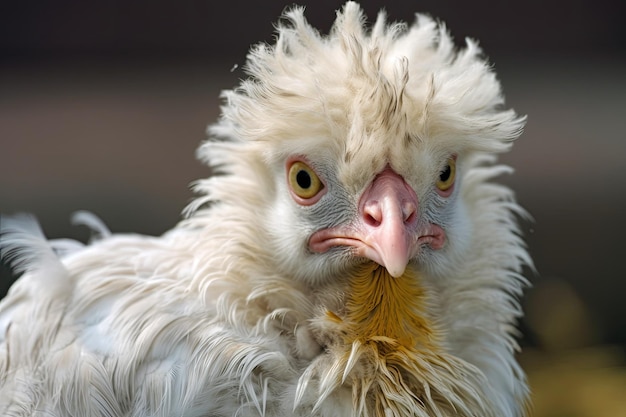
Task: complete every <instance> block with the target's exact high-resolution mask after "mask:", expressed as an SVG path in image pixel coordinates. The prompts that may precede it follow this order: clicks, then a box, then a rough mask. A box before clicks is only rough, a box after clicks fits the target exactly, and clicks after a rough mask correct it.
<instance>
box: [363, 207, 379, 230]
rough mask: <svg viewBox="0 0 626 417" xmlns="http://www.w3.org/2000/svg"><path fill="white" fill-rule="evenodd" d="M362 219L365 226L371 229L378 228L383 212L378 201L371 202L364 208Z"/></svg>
mask: <svg viewBox="0 0 626 417" xmlns="http://www.w3.org/2000/svg"><path fill="white" fill-rule="evenodd" d="M363 219H364V221H365V224H367V225H369V226H373V227H378V226H380V223H381V222H382V221H383V212H382V210H381V207H380V205H379V204H378V201H372V202H370V203H369V204H367V205H366V206H365V209H364V210H363Z"/></svg>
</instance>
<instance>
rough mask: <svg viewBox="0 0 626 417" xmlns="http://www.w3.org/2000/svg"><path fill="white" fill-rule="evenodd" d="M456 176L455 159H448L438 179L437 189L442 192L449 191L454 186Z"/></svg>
mask: <svg viewBox="0 0 626 417" xmlns="http://www.w3.org/2000/svg"><path fill="white" fill-rule="evenodd" d="M455 176H456V160H455V158H448V161H447V162H446V166H445V167H444V168H443V169H442V170H441V171H440V172H439V178H438V179H437V188H439V189H440V190H441V191H448V190H449V189H450V188H451V187H452V185H453V184H454V178H455Z"/></svg>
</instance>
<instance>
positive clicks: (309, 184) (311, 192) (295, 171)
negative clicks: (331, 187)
mask: <svg viewBox="0 0 626 417" xmlns="http://www.w3.org/2000/svg"><path fill="white" fill-rule="evenodd" d="M288 179H289V186H290V187H291V189H292V191H293V192H294V194H295V195H296V196H298V197H300V198H302V199H309V198H313V197H315V196H316V195H317V194H319V192H320V191H322V189H323V188H324V184H322V181H320V179H319V177H318V176H317V174H316V173H315V171H313V169H312V168H311V167H309V166H308V165H307V164H305V163H304V162H302V161H296V162H294V163H293V164H291V166H290V167H289V177H288Z"/></svg>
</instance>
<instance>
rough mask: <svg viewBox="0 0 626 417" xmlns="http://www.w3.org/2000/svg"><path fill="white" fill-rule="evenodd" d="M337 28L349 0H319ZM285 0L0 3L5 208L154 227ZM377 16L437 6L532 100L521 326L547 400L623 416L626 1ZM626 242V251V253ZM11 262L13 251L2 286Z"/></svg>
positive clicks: (117, 226)
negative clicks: (527, 269) (528, 267)
mask: <svg viewBox="0 0 626 417" xmlns="http://www.w3.org/2000/svg"><path fill="white" fill-rule="evenodd" d="M302 3H304V1H303V2H302ZM309 3H310V4H308V5H307V11H306V15H307V16H308V18H309V20H310V22H311V23H312V24H313V25H314V26H316V27H318V28H319V29H320V30H321V31H322V32H326V31H327V30H328V29H329V27H330V25H331V23H332V21H333V19H334V16H335V10H336V9H338V8H340V7H341V4H342V2H340V1H331V0H316V1H310V2H309ZM286 5H288V3H283V2H276V1H266V2H258V1H257V2H254V1H241V0H231V1H228V2H219V3H218V2H213V1H208V0H197V1H192V0H177V1H166V0H151V1H148V0H140V1H115V0H91V1H80V0H75V1H70V0H57V1H51V0H39V1H30V0H23V1H19V2H17V1H13V2H10V1H3V2H0V212H2V213H13V212H18V211H27V212H32V213H34V214H35V215H37V217H38V218H39V219H40V221H41V223H42V225H43V228H44V230H45V232H46V233H47V235H48V236H49V237H51V238H55V237H73V238H77V239H81V240H85V239H86V238H87V237H88V234H87V231H86V230H83V229H81V228H80V227H71V226H70V224H69V217H70V214H71V213H72V212H74V211H76V210H78V209H86V210H90V211H93V212H94V213H96V214H97V215H98V216H100V217H101V218H102V219H103V220H104V221H105V222H106V223H107V225H108V226H109V227H110V228H111V230H112V231H114V232H137V233H144V234H153V235H158V234H161V233H162V232H164V231H165V230H167V229H168V228H170V227H172V226H173V225H174V224H175V223H176V222H177V221H178V220H179V219H180V214H179V213H180V212H181V210H182V208H183V207H184V206H185V205H186V204H187V203H188V202H189V201H190V199H191V198H192V193H191V192H190V191H189V188H188V184H189V183H190V182H191V181H193V180H194V179H197V178H201V177H204V176H206V175H208V172H207V169H206V168H205V167H204V166H203V165H201V164H200V163H199V162H197V161H196V160H195V157H194V152H195V148H196V147H197V145H198V144H199V143H200V142H201V141H202V140H203V139H204V138H205V133H204V132H205V128H206V126H207V125H208V124H209V123H211V122H213V121H215V120H216V118H217V116H218V111H219V103H220V102H219V98H218V95H219V92H220V90H222V89H224V88H231V87H233V86H234V85H235V84H236V83H237V82H238V80H239V79H241V78H243V77H245V74H244V73H243V72H242V70H241V68H242V66H243V64H244V58H245V55H246V52H247V50H248V48H249V47H250V45H251V44H252V43H257V42H259V41H265V42H271V41H272V40H273V23H274V22H275V21H276V20H277V17H278V16H279V15H280V14H281V12H282V11H283V10H284V8H285V6H286ZM362 5H363V7H364V9H365V10H366V12H367V14H368V16H369V18H370V21H372V20H373V19H374V18H375V16H376V13H377V11H378V10H379V9H380V8H381V7H382V6H384V7H385V8H386V10H387V11H388V14H389V16H390V20H404V21H412V20H413V16H414V12H426V13H429V14H431V15H432V16H434V17H437V18H438V19H440V20H442V21H443V22H445V23H446V24H447V26H448V28H449V29H450V30H451V32H452V34H453V35H454V37H455V39H456V41H457V43H458V44H459V45H462V44H463V42H464V38H465V37H468V36H469V37H472V38H475V39H478V40H479V41H480V44H481V46H482V47H483V49H484V51H485V53H486V55H487V56H488V57H489V60H490V62H492V63H493V65H494V67H495V70H496V71H497V73H498V76H499V78H500V80H501V81H502V83H503V86H504V92H505V95H506V98H507V105H508V106H510V107H513V108H515V109H516V110H517V111H518V112H519V113H520V114H527V115H528V116H529V119H528V125H527V128H526V132H525V134H524V135H523V136H522V138H521V139H520V140H519V141H518V142H517V143H516V145H515V147H514V150H513V152H512V153H510V154H507V155H505V156H504V157H503V160H504V161H505V162H506V163H508V164H510V165H512V166H513V167H514V168H515V169H516V173H515V175H513V176H511V177H508V178H504V179H503V181H505V182H507V183H509V184H511V185H512V186H513V187H514V188H515V190H516V192H517V195H518V198H519V200H520V202H521V203H522V204H523V205H524V207H526V208H527V209H528V210H529V211H530V212H531V213H532V215H533V217H534V221H533V222H532V223H530V222H529V223H526V224H525V225H524V231H525V233H526V236H527V238H528V242H529V246H530V251H531V253H532V255H533V257H534V259H535V262H536V267H537V271H538V272H537V274H536V275H533V274H531V275H530V277H531V281H532V283H533V289H532V290H530V291H528V293H527V295H526V297H525V298H524V308H525V310H526V317H525V319H524V321H523V323H522V324H521V327H522V331H523V338H522V345H523V348H524V351H523V353H522V355H521V356H520V360H521V362H522V364H523V366H524V367H525V369H526V370H527V372H528V373H529V377H530V381H531V384H532V387H533V391H534V402H535V412H534V415H536V416H544V417H547V416H549V417H565V416H568V417H583V416H584V417H586V416H594V417H596V416H626V368H625V365H626V361H625V359H624V358H625V347H626V273H625V272H624V271H625V268H624V266H623V265H622V262H623V261H624V260H625V259H626V221H625V219H624V215H625V214H626V175H624V173H623V171H622V167H623V166H624V161H623V160H624V158H625V157H626V100H625V98H626V24H625V23H624V17H625V16H626V3H624V2H608V1H592V0H583V1H552V2H550V1H544V0H527V1H524V2H493V1H487V0H477V1H473V2H458V1H451V0H437V1H435V0H425V1H402V2H394V1H380V0H378V1H365V2H362ZM622 257H624V258H622ZM12 279H13V277H12V276H11V274H10V273H9V270H8V268H6V266H4V265H0V295H2V294H4V293H5V292H6V290H7V288H8V286H9V285H10V283H11V281H12Z"/></svg>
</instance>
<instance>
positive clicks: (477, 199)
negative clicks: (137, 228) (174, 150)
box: [0, 3, 530, 417]
mask: <svg viewBox="0 0 626 417" xmlns="http://www.w3.org/2000/svg"><path fill="white" fill-rule="evenodd" d="M288 17H289V19H290V24H288V25H283V26H281V27H279V29H278V32H279V36H278V38H277V45H276V46H275V47H268V46H258V47H257V48H255V49H254V50H253V51H252V52H251V54H250V56H249V59H248V72H249V74H250V76H251V78H250V79H249V80H246V81H244V82H242V85H241V86H240V87H239V89H237V90H234V91H229V92H226V93H225V99H226V103H225V105H224V107H223V109H222V110H223V116H222V118H221V120H220V122H219V123H218V124H216V125H215V126H213V127H212V128H211V134H212V137H213V140H211V141H208V142H206V143H205V144H203V145H202V147H201V148H200V150H199V156H200V158H201V159H203V160H205V161H206V162H207V163H209V165H211V166H212V167H213V168H214V169H215V170H216V171H217V175H215V176H213V177H211V178H209V179H206V180H202V181H199V182H198V183H197V184H196V186H195V187H196V190H197V191H198V192H199V193H200V195H201V196H200V197H199V198H198V199H197V200H196V201H195V202H194V203H193V204H192V205H191V206H190V207H189V209H188V214H189V216H188V218H186V219H185V220H183V221H182V222H181V223H180V224H178V225H177V226H176V227H175V228H173V229H172V230H170V231H169V232H167V233H166V234H164V235H163V236H161V237H146V236H138V235H110V236H104V237H102V238H101V239H98V240H96V241H95V242H93V243H91V244H90V245H88V246H85V247H82V248H68V247H67V246H68V245H67V244H65V245H64V248H65V249H67V250H65V252H67V253H65V254H64V255H63V256H61V257H60V259H59V258H57V257H56V256H55V254H54V253H53V250H52V247H55V244H54V242H53V243H51V244H49V243H47V242H45V240H44V239H43V238H41V236H38V233H39V232H38V231H37V229H36V227H34V226H33V223H32V222H29V220H28V219H25V218H13V219H6V218H5V219H4V222H3V225H2V229H1V231H2V233H3V237H2V240H1V241H0V247H1V248H2V249H3V251H5V253H6V254H8V255H9V257H13V259H14V261H15V262H16V265H17V269H18V270H20V269H21V270H25V271H26V272H25V274H24V275H23V276H22V277H21V278H20V279H19V280H18V281H17V282H16V283H15V284H14V286H13V287H12V288H11V290H10V292H9V294H8V296H7V297H6V298H5V299H4V300H3V301H2V303H1V304H0V410H2V415H7V416H50V415H54V416H133V417H140V416H185V417H191V416H198V417H200V416H215V417H218V416H258V415H263V416H266V417H273V416H277V417H278V416H298V417H299V416H320V417H322V416H323V417H331V416H337V417H339V416H377V417H378V416H381V417H382V416H389V417H391V416H394V417H400V416H452V415H454V416H494V417H496V416H497V417H515V416H522V415H523V414H524V407H525V402H526V397H527V388H526V383H525V378H524V375H523V372H522V370H521V369H520V367H519V366H518V365H517V363H516V362H515V359H514V351H515V349H516V343H515V340H514V336H515V327H514V326H515V320H516V319H517V318H518V317H519V316H520V314H521V312H520V308H519V304H518V301H517V297H518V296H519V295H520V292H521V290H522V288H523V287H524V285H525V280H524V279H523V277H522V276H521V275H520V272H521V268H522V267H523V265H524V264H526V263H529V262H530V261H529V259H528V255H527V253H526V250H525V248H524V245H523V243H522V241H521V238H520V237H519V233H518V226H517V225H516V217H517V216H518V215H519V214H520V213H522V211H521V209H520V208H519V207H518V206H517V204H516V203H515V202H514V200H513V195H512V192H511V191H510V190H509V189H508V188H506V187H503V186H500V185H496V184H493V183H491V182H489V181H490V180H491V179H492V178H493V177H494V176H496V175H498V174H500V173H502V172H504V171H506V168H503V167H500V166H493V162H494V158H493V157H492V156H490V155H491V154H493V153H496V152H501V151H504V150H506V149H508V147H509V146H510V141H511V140H512V139H514V138H515V137H516V136H518V135H519V133H520V131H521V127H522V125H523V120H522V119H520V118H518V117H517V116H516V115H515V114H514V113H513V112H512V111H504V110H502V109H501V108H500V106H501V104H502V98H501V94H500V87H499V84H498V83H497V81H496V80H495V78H494V76H493V74H492V73H491V72H490V70H489V68H488V66H487V64H486V63H485V62H484V61H482V60H481V59H480V58H479V56H478V53H479V51H478V49H477V47H476V46H475V45H474V44H472V43H468V46H467V48H466V49H465V50H463V51H460V52H458V53H457V52H456V51H455V50H454V48H453V47H452V44H451V41H450V38H449V36H448V35H447V33H446V32H445V31H444V30H443V29H441V28H439V27H438V26H437V25H436V24H435V23H434V22H433V21H432V20H430V19H429V18H426V17H424V16H419V17H418V21H417V22H416V24H415V25H414V26H413V27H411V28H410V29H408V30H407V29H406V28H405V27H404V26H401V25H392V26H388V25H387V24H386V23H385V19H384V16H382V15H381V16H379V19H378V20H377V22H376V24H375V26H374V28H373V29H372V31H371V32H366V31H365V30H364V28H363V17H362V15H361V12H360V10H359V8H358V6H357V5H356V4H354V3H348V4H346V6H345V8H344V9H343V11H342V12H340V13H339V14H338V18H337V22H336V23H335V26H334V28H333V30H332V32H331V34H330V35H329V36H328V37H323V36H320V35H319V34H318V33H317V32H315V31H314V30H313V29H312V28H310V27H309V26H308V24H306V22H305V21H304V18H303V16H302V10H300V9H294V10H293V11H291V12H289V14H288ZM28 229H32V230H31V231H30V232H29V231H28ZM56 246H58V245H56ZM58 249H59V248H58V247H57V251H58ZM61 249H63V248H61Z"/></svg>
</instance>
